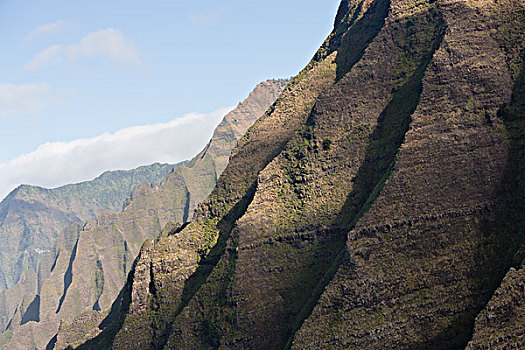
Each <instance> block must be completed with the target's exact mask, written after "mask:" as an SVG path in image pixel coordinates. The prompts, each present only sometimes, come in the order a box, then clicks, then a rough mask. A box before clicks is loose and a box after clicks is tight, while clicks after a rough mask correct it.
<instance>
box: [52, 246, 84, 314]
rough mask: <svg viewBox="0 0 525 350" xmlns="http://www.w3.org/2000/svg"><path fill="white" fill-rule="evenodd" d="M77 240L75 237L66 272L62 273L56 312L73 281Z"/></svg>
mask: <svg viewBox="0 0 525 350" xmlns="http://www.w3.org/2000/svg"><path fill="white" fill-rule="evenodd" d="M78 240H79V239H78V238H77V241H76V243H75V246H74V247H73V251H72V252H71V258H69V265H68V267H67V270H66V273H65V274H64V293H63V294H62V296H61V297H60V301H59V303H58V308H57V311H56V313H57V314H58V313H59V312H60V309H61V308H62V303H63V302H64V299H66V294H67V291H68V289H69V286H70V285H71V283H72V282H73V262H74V261H75V258H76V257H77V247H78Z"/></svg>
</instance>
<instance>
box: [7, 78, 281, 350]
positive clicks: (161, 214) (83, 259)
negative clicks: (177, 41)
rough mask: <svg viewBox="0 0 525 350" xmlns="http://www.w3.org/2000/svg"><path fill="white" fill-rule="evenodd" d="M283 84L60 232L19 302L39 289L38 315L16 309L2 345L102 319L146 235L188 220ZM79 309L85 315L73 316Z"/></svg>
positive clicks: (260, 93) (261, 89) (37, 341)
mask: <svg viewBox="0 0 525 350" xmlns="http://www.w3.org/2000/svg"><path fill="white" fill-rule="evenodd" d="M286 84H287V81H286V80H269V81H266V82H263V83H261V84H259V85H258V86H257V87H256V88H255V90H254V91H253V92H252V93H251V94H250V96H249V97H248V98H247V99H246V100H245V101H243V102H242V103H240V104H239V105H238V106H237V108H235V109H234V110H233V111H232V112H230V113H229V114H228V115H226V116H225V117H224V119H223V121H222V122H221V123H220V124H219V126H218V127H217V128H216V130H215V132H214V134H213V137H212V139H211V141H210V143H209V144H208V145H207V146H206V148H205V149H204V150H203V151H202V152H201V153H200V154H198V155H197V156H196V157H195V158H194V159H193V160H191V161H190V162H187V163H186V164H183V165H179V166H175V167H174V168H173V170H172V172H170V173H169V174H167V175H166V176H165V178H164V179H163V180H162V182H161V183H160V184H149V183H143V184H141V185H139V186H137V187H135V188H134V189H133V191H132V194H131V197H130V199H129V200H128V201H127V202H126V205H125V208H124V210H123V211H122V212H121V213H118V214H117V213H114V212H111V211H108V210H102V211H100V213H99V215H98V217H97V220H96V221H91V222H88V223H87V224H85V225H83V226H81V227H80V229H79V230H78V232H76V234H75V235H72V234H70V233H68V232H69V231H67V230H66V231H65V232H64V235H66V236H67V237H68V238H67V239H65V237H61V236H59V239H58V243H57V245H56V246H55V247H54V248H53V249H52V251H51V252H50V253H48V254H47V255H46V256H45V257H44V258H43V259H42V260H43V262H42V264H41V266H40V269H39V277H38V279H39V281H40V282H39V283H40V284H39V287H38V289H37V291H36V292H32V293H30V296H29V297H27V298H26V299H29V300H28V301H25V302H24V303H23V304H22V306H24V307H29V305H30V303H31V300H33V299H34V298H36V297H38V298H39V300H40V302H39V310H40V312H39V319H38V320H34V321H33V322H27V323H23V322H21V320H22V318H23V317H22V318H21V319H20V320H19V319H18V318H16V317H15V318H13V317H12V318H13V320H12V322H10V324H9V326H8V327H7V329H6V331H5V332H4V334H3V335H2V337H3V340H2V341H3V343H4V344H5V345H4V347H5V348H6V349H26V348H28V347H33V346H34V347H36V348H38V349H43V348H46V346H47V345H48V342H49V341H50V340H53V342H54V341H56V339H52V338H53V336H54V335H55V334H56V333H57V330H58V327H59V324H62V325H63V326H62V328H63V329H65V328H64V327H66V328H67V326H66V325H67V324H68V323H70V322H73V326H72V327H73V328H70V329H72V330H73V329H75V327H74V325H79V324H84V323H85V322H84V321H86V320H90V322H93V320H101V319H104V317H105V316H107V312H108V311H109V309H110V308H111V305H112V303H113V301H114V300H115V298H116V297H117V296H118V295H119V292H120V290H121V289H122V287H123V285H124V284H125V282H126V277H127V275H128V273H129V271H130V269H131V268H132V266H133V262H134V260H135V258H136V257H137V255H138V253H139V250H140V247H141V245H142V243H143V242H144V240H146V239H148V238H149V239H151V238H156V237H157V236H158V235H159V234H160V233H161V229H162V228H163V227H167V228H166V230H165V233H164V235H167V233H168V232H170V229H171V228H172V226H173V228H175V227H177V225H176V224H175V223H179V226H180V223H183V222H185V221H186V220H187V218H188V215H189V214H190V213H192V212H193V210H194V208H195V205H196V204H198V203H199V202H201V201H202V200H203V199H204V198H206V196H207V195H209V193H210V192H211V190H212V189H213V187H214V186H215V182H216V180H217V177H218V176H219V175H220V173H221V172H222V171H223V169H224V167H225V166H226V162H227V160H228V155H229V153H230V152H231V149H232V148H233V147H234V146H235V144H236V143H237V140H238V137H240V136H241V135H242V132H243V131H245V130H246V129H247V128H248V126H249V125H251V123H253V122H254V121H255V120H256V119H257V118H258V117H259V116H260V115H261V114H263V113H264V111H265V110H266V109H267V108H268V107H269V106H270V105H271V104H272V103H273V102H274V101H275V99H276V98H277V96H278V95H279V94H280V92H281V91H282V89H283V88H284V87H285V86H286ZM69 230H70V229H69ZM66 242H67V244H66ZM24 300H25V299H24ZM26 305H27V306H26ZM85 312H88V313H87V314H84V313H85ZM81 314H82V315H81ZM15 315H16V313H15ZM78 315H81V316H80V317H81V318H80V321H75V320H74V319H75V317H76V316H78ZM82 320H84V321H82ZM72 333H73V335H71V336H70V339H76V341H77V342H78V341H79V340H78V336H85V334H84V332H83V331H82V332H76V333H75V332H73V331H72ZM94 334H96V332H95V333H94ZM81 339H82V338H81ZM71 341H73V340H71Z"/></svg>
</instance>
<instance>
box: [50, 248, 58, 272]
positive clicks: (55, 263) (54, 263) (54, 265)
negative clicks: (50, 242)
mask: <svg viewBox="0 0 525 350" xmlns="http://www.w3.org/2000/svg"><path fill="white" fill-rule="evenodd" d="M59 256H60V249H59V250H58V252H57V255H56V256H55V260H53V265H51V270H49V273H51V272H53V270H55V267H57V261H58V257H59Z"/></svg>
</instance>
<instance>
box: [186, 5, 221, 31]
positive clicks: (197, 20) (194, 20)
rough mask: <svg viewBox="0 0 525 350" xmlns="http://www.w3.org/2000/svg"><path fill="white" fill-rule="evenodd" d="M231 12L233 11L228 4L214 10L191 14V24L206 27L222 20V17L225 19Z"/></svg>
mask: <svg viewBox="0 0 525 350" xmlns="http://www.w3.org/2000/svg"><path fill="white" fill-rule="evenodd" d="M230 11H231V7H230V6H228V5H226V4H222V5H219V6H218V7H217V8H214V9H210V10H205V11H200V12H193V13H191V14H190V16H189V19H190V22H191V24H193V25H194V26H198V25H205V24H210V23H214V22H217V21H218V20H220V19H221V17H223V16H224V15H226V14H227V13H229V12H230Z"/></svg>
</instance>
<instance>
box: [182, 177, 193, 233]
mask: <svg viewBox="0 0 525 350" xmlns="http://www.w3.org/2000/svg"><path fill="white" fill-rule="evenodd" d="M185 188H186V202H185V203H184V213H183V215H182V223H183V224H184V223H186V222H188V219H189V216H190V203H191V193H190V191H189V190H188V187H187V186H185Z"/></svg>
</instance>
